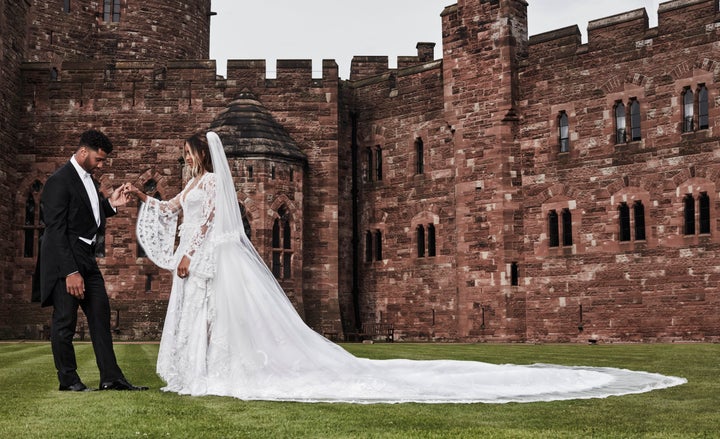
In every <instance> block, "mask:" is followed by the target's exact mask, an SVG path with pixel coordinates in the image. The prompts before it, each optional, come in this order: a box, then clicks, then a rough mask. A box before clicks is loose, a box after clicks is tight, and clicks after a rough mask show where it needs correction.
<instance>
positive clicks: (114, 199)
mask: <svg viewBox="0 0 720 439" xmlns="http://www.w3.org/2000/svg"><path fill="white" fill-rule="evenodd" d="M129 188H130V183H125V184H123V185H122V186H119V187H117V188H115V190H114V191H113V192H112V194H111V195H110V204H111V205H112V206H113V207H119V206H124V205H126V204H127V203H128V201H130V196H129V192H128V190H129Z"/></svg>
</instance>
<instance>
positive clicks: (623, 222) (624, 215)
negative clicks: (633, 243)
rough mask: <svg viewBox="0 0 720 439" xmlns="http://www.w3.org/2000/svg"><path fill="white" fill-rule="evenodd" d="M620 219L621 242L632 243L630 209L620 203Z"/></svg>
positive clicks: (625, 204)
mask: <svg viewBox="0 0 720 439" xmlns="http://www.w3.org/2000/svg"><path fill="white" fill-rule="evenodd" d="M618 217H619V220H620V233H619V240H620V241H630V208H629V207H628V205H627V203H620V206H618Z"/></svg>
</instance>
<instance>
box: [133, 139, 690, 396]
mask: <svg viewBox="0 0 720 439" xmlns="http://www.w3.org/2000/svg"><path fill="white" fill-rule="evenodd" d="M184 157H185V163H186V165H187V166H189V168H190V169H191V175H192V178H191V179H190V181H189V182H188V183H187V185H186V186H185V188H184V189H183V190H182V192H180V194H178V195H177V196H176V197H175V198H173V199H172V200H169V201H158V200H156V199H154V198H152V197H148V196H146V195H145V194H143V193H142V192H141V191H139V190H138V189H137V188H136V187H134V186H133V187H132V188H131V189H130V191H131V192H132V193H134V194H135V195H137V196H138V198H139V199H140V201H142V203H141V208H140V214H139V219H138V224H137V236H138V241H139V243H140V244H141V245H142V246H143V248H144V249H145V251H146V253H147V255H148V257H149V258H150V259H151V260H152V261H153V262H154V263H155V264H157V265H158V266H160V267H162V268H165V269H168V270H171V271H174V272H175V276H173V284H172V291H171V294H170V300H169V303H168V310H167V317H166V319H165V324H164V327H163V333H162V339H161V342H160V351H159V353H158V362H157V372H158V374H159V375H160V377H161V378H162V379H163V380H165V381H166V382H167V386H166V387H164V388H163V390H165V391H170V392H177V393H180V394H189V395H220V396H232V397H236V398H240V399H244V400H276V401H306V402H351V403H398V402H425V403H471V402H486V403H502V402H511V401H514V402H530V401H551V400H563V399H575V398H602V397H607V396H611V395H624V394H630V393H641V392H647V391H650V390H654V389H662V388H666V387H671V386H676V385H679V384H683V383H685V382H686V380H685V379H683V378H678V377H670V376H664V375H659V374H655V373H647V372H636V371H630V370H625V369H616V368H601V367H567V366H555V365H546V364H535V365H530V366H519V365H494V364H489V363H482V362H475V361H457V360H427V361H416V360H404V359H396V360H370V359H366V358H358V357H355V356H353V355H351V354H350V353H349V352H347V351H345V350H344V349H343V348H341V347H340V346H338V345H336V344H334V343H332V342H331V341H329V340H327V339H326V338H325V337H323V336H321V335H320V334H318V333H317V332H315V331H313V330H312V329H311V328H309V327H308V326H306V325H305V323H304V322H303V320H302V319H301V318H300V316H299V315H298V314H297V312H296V311H295V309H294V308H293V306H292V304H291V302H290V301H289V300H288V298H287V297H286V295H285V293H284V292H283V290H282V288H281V287H280V285H279V284H278V283H277V281H276V280H275V278H274V276H273V274H272V273H271V272H270V270H269V269H268V268H267V266H266V265H265V263H264V262H263V260H262V259H261V257H260V255H259V254H258V253H257V251H256V250H255V248H254V247H253V246H252V244H251V243H250V241H249V239H248V238H247V237H246V236H245V233H244V229H243V225H242V218H241V214H240V209H239V206H238V202H237V195H236V192H235V186H234V184H233V180H232V176H231V174H230V168H229V166H228V162H227V159H226V157H225V152H224V150H223V146H222V143H221V141H220V138H219V137H218V135H217V134H216V133H214V132H208V133H207V134H196V135H194V136H192V137H190V138H189V139H187V140H186V141H185V145H184ZM180 213H182V215H183V223H182V225H180V227H179V231H178V232H177V233H178V234H179V236H180V241H179V245H178V246H177V248H174V247H175V246H174V244H175V234H176V230H177V229H178V227H177V222H178V216H179V214H180Z"/></svg>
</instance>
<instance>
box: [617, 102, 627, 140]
mask: <svg viewBox="0 0 720 439" xmlns="http://www.w3.org/2000/svg"><path fill="white" fill-rule="evenodd" d="M625 127H626V124H625V104H623V103H622V102H618V103H617V104H616V105H615V143H625V142H626V141H627V140H626V135H625Z"/></svg>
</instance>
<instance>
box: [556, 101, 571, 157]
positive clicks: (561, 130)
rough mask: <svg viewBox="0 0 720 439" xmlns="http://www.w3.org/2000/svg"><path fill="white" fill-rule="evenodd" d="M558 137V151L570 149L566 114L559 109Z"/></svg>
mask: <svg viewBox="0 0 720 439" xmlns="http://www.w3.org/2000/svg"><path fill="white" fill-rule="evenodd" d="M558 137H559V143H560V152H568V151H570V125H569V123H568V115H567V113H565V111H561V112H560V116H559V117H558Z"/></svg>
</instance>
